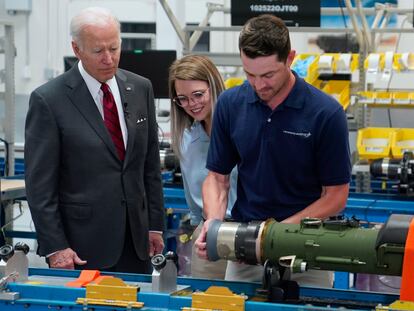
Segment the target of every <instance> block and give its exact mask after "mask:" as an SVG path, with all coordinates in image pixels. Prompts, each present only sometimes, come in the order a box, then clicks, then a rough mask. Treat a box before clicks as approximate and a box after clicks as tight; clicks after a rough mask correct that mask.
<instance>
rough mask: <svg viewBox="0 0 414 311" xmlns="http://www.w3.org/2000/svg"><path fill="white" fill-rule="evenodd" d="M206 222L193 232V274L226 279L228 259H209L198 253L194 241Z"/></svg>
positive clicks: (200, 276)
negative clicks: (201, 256) (202, 257)
mask: <svg viewBox="0 0 414 311" xmlns="http://www.w3.org/2000/svg"><path fill="white" fill-rule="evenodd" d="M203 224H204V222H201V223H200V224H199V225H198V226H197V228H196V229H195V230H194V232H193V236H192V243H193V246H192V250H191V276H192V277H193V278H203V279H220V280H224V275H225V273H226V267H227V260H218V261H208V260H204V259H201V258H200V257H198V256H197V254H196V249H195V247H194V242H195V241H196V240H197V238H198V236H199V235H200V232H201V228H202V227H203Z"/></svg>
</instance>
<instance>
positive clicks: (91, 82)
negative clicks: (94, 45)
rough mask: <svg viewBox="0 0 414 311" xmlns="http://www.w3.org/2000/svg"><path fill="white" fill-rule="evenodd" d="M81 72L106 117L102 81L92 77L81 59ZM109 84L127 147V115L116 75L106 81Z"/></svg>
mask: <svg viewBox="0 0 414 311" xmlns="http://www.w3.org/2000/svg"><path fill="white" fill-rule="evenodd" d="M78 68H79V72H80V74H81V76H82V78H83V80H85V83H86V86H87V87H88V90H89V92H90V93H91V95H92V98H93V100H94V101H95V104H96V107H97V108H98V110H99V113H100V114H101V116H102V119H104V112H103V92H102V90H101V84H102V83H101V82H99V81H98V80H96V79H95V78H94V77H92V76H91V75H90V74H89V73H87V72H86V70H85V68H83V65H82V62H81V61H79V63H78ZM106 84H108V86H109V89H110V90H111V92H112V95H113V96H114V99H115V104H116V108H117V110H118V117H119V124H120V125H121V131H122V137H123V139H124V146H125V149H126V146H127V140H128V131H127V127H126V122H125V117H124V108H123V106H122V101H121V95H120V93H119V87H118V83H117V82H116V79H115V76H114V77H112V79H109V80H108V81H106Z"/></svg>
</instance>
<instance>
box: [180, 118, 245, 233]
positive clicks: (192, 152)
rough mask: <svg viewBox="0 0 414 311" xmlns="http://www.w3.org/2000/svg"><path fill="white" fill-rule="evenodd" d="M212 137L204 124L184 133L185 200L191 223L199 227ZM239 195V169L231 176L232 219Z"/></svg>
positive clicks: (182, 163)
mask: <svg viewBox="0 0 414 311" xmlns="http://www.w3.org/2000/svg"><path fill="white" fill-rule="evenodd" d="M209 145H210V137H209V136H208V135H207V133H206V131H205V130H204V128H203V126H202V124H201V123H200V122H198V121H196V122H194V124H193V125H192V127H191V129H190V130H188V129H186V130H185V131H184V133H183V140H182V145H181V154H182V160H181V161H180V167H181V173H182V178H183V184H184V193H185V199H186V201H187V205H188V208H189V209H190V218H191V219H190V223H191V225H193V226H197V225H198V224H199V223H200V222H201V220H202V210H203V200H202V195H201V189H202V185H203V182H204V179H205V178H206V177H207V173H208V170H207V169H206V161H207V153H208V147H209ZM236 194H237V169H236V168H234V169H233V171H232V172H231V174H230V192H229V196H228V204H227V213H226V214H227V215H226V217H228V218H229V217H231V213H230V212H231V209H232V207H233V205H234V202H235V201H236Z"/></svg>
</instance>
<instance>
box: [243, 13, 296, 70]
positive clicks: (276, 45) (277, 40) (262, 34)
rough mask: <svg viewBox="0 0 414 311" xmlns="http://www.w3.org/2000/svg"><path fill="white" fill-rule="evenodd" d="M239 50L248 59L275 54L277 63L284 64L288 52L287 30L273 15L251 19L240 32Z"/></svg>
mask: <svg viewBox="0 0 414 311" xmlns="http://www.w3.org/2000/svg"><path fill="white" fill-rule="evenodd" d="M239 50H240V52H242V51H243V53H244V54H245V55H246V56H247V57H249V58H256V57H259V56H269V55H273V54H275V55H277V57H278V59H279V61H282V62H285V61H286V60H287V57H288V55H289V52H290V38H289V30H288V28H287V27H286V25H285V23H284V22H283V20H281V19H280V18H278V17H276V16H274V15H270V14H264V15H259V16H256V17H253V18H251V19H249V20H248V21H247V22H246V24H244V26H243V28H242V30H241V32H240V36H239Z"/></svg>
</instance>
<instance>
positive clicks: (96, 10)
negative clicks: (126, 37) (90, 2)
mask: <svg viewBox="0 0 414 311" xmlns="http://www.w3.org/2000/svg"><path fill="white" fill-rule="evenodd" d="M111 23H114V24H115V25H116V26H117V27H118V32H119V37H120V39H121V34H120V33H121V24H120V23H119V20H118V19H117V18H116V16H115V15H113V14H112V12H111V11H110V10H108V9H106V8H101V7H90V8H86V9H83V10H82V11H80V12H79V13H78V14H77V15H75V16H74V17H73V18H72V20H71V22H70V35H71V36H72V40H73V41H74V42H76V43H77V44H78V45H79V46H81V45H82V44H81V43H82V40H81V33H82V30H83V28H84V27H86V26H90V25H93V26H102V27H104V26H106V25H108V24H111Z"/></svg>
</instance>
